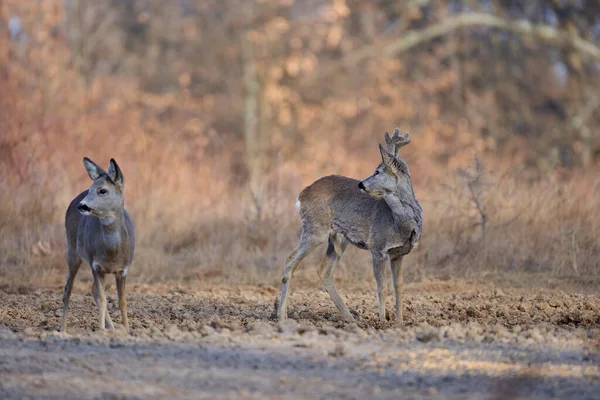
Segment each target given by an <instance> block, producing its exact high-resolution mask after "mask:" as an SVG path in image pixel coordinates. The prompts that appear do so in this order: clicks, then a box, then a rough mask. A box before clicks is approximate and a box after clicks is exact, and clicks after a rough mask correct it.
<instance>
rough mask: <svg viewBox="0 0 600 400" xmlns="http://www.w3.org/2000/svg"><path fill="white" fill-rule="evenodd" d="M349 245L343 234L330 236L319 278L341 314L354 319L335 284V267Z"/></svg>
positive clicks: (347, 319)
mask: <svg viewBox="0 0 600 400" xmlns="http://www.w3.org/2000/svg"><path fill="white" fill-rule="evenodd" d="M347 246H348V241H347V240H346V238H344V237H343V236H341V235H338V234H334V235H331V236H330V237H329V245H328V246H327V251H326V253H325V259H324V260H323V262H322V263H321V266H320V267H319V278H321V282H323V285H324V286H325V290H327V293H329V296H331V299H332V300H333V302H334V303H335V305H336V307H337V308H338V310H340V314H342V317H343V318H344V320H346V321H348V322H349V321H353V320H354V318H353V317H352V314H350V311H349V310H348V307H346V305H345V304H344V301H343V300H342V298H341V297H340V295H339V293H338V291H337V289H336V288H335V285H334V284H333V273H334V272H335V267H336V266H337V263H338V261H339V260H340V258H341V257H342V254H344V251H345V250H346V247H347Z"/></svg>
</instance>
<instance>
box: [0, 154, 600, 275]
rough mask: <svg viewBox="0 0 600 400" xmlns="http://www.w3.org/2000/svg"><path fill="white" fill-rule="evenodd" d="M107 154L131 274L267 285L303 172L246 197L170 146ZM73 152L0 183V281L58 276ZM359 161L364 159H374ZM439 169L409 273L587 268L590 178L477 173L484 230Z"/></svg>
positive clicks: (360, 255)
mask: <svg viewBox="0 0 600 400" xmlns="http://www.w3.org/2000/svg"><path fill="white" fill-rule="evenodd" d="M415 145H416V144H415ZM108 153H110V149H106V153H102V156H100V157H98V156H97V155H95V154H94V155H92V156H94V157H95V158H96V159H98V161H102V162H103V163H106V160H107V159H108V157H109V154H108ZM115 153H116V154H114V156H115V157H116V158H117V160H119V161H120V162H121V163H122V164H123V169H124V171H125V176H126V180H127V181H126V185H127V186H126V206H127V208H128V209H129V210H130V212H131V213H132V215H133V217H134V221H135V222H136V227H137V232H138V236H139V242H138V243H139V245H138V248H137V253H136V259H135V264H134V267H133V269H132V271H133V272H132V279H134V280H135V281H137V282H147V283H154V282H182V283H184V282H195V281H209V282H236V283H265V284H271V285H276V284H277V282H278V281H279V279H280V274H281V270H282V268H283V264H284V260H285V258H286V256H287V254H288V252H289V251H291V250H292V249H293V247H294V246H295V245H296V241H297V239H298V236H299V229H300V227H299V219H298V217H297V214H296V211H295V209H294V199H295V196H296V195H297V193H298V192H299V191H300V190H301V188H302V187H303V185H304V183H306V179H307V177H302V178H301V177H299V176H298V174H296V175H294V174H291V173H289V172H287V171H284V170H277V171H275V172H274V173H273V177H269V178H277V179H271V181H270V182H269V183H268V184H266V185H265V191H264V192H263V197H262V200H260V202H259V203H257V202H256V201H254V200H253V199H252V197H251V196H249V194H248V191H247V189H246V188H245V187H244V186H236V185H234V184H231V183H230V182H228V180H227V178H226V177H227V175H228V174H229V172H228V171H227V170H226V169H225V167H224V166H223V165H221V166H220V168H221V169H219V168H217V167H216V166H219V164H218V163H213V162H212V161H213V160H211V162H206V163H200V164H198V163H193V162H187V161H185V160H181V159H180V158H178V157H177V151H176V149H167V150H166V151H164V152H163V151H157V153H159V154H157V155H156V156H155V157H157V158H153V157H148V156H146V157H143V158H140V159H136V160H132V158H131V156H130V155H128V154H127V152H126V151H123V150H121V151H116V152H115ZM372 153H375V151H373V152H372ZM75 154H77V155H76V156H69V157H68V158H66V159H64V161H63V162H64V165H65V166H67V165H68V166H69V167H68V168H57V169H56V170H52V169H50V167H49V166H48V163H45V162H43V160H40V161H38V162H36V163H34V165H38V164H39V165H40V167H41V168H39V170H38V169H33V171H34V172H33V173H32V174H31V179H27V180H22V181H21V180H18V179H11V174H4V175H3V177H2V178H1V179H2V180H1V181H0V246H1V248H0V283H4V284H9V285H36V286H55V285H60V284H62V283H63V279H64V273H65V269H66V265H65V262H64V248H65V240H64V225H63V218H64V211H65V209H66V206H67V205H68V202H69V201H70V199H71V198H72V197H74V196H75V195H76V194H77V193H78V192H79V191H81V190H84V189H86V188H87V185H89V184H90V182H89V180H88V178H87V177H86V176H85V171H84V169H83V167H82V166H80V165H79V163H80V162H81V160H80V157H79V154H84V153H83V150H80V151H79V152H76V153H75ZM111 155H113V154H111ZM370 158H372V160H369V161H370V163H371V164H373V165H375V164H376V163H377V159H376V155H375V154H372V155H371V157H370ZM298 167H299V166H298ZM365 168H366V166H365ZM415 173H416V172H415ZM46 174H47V175H46ZM447 176H448V179H447V180H446V182H445V183H444V184H441V183H437V182H430V183H428V184H426V185H422V186H417V187H416V192H417V195H418V198H419V199H420V200H421V202H422V204H423V208H424V214H425V228H424V229H425V230H424V232H425V233H424V237H423V240H422V243H421V245H420V247H419V248H418V249H417V250H416V251H415V252H414V253H413V254H411V255H410V256H409V257H407V278H408V279H409V280H414V279H419V278H421V277H422V276H423V275H424V274H426V275H428V276H437V277H444V276H466V277H485V276H489V275H490V274H504V273H532V272H533V273H538V274H544V275H548V274H550V275H551V276H554V277H556V276H564V275H569V276H578V275H581V276H589V275H593V274H595V273H596V272H595V271H598V263H599V262H598V260H599V259H600V257H599V255H600V244H599V243H598V241H597V237H598V233H599V228H600V216H598V215H599V214H598V213H597V210H596V209H597V205H596V203H595V202H594V201H593V199H594V198H595V197H597V196H598V194H597V192H598V190H599V183H600V178H597V177H596V176H594V175H593V174H591V173H590V174H589V175H582V176H573V177H571V178H570V179H569V180H568V181H565V182H562V181H557V180H556V179H551V178H547V179H545V180H542V181H539V182H536V183H524V182H521V181H519V180H518V179H517V178H514V177H506V176H504V177H502V176H496V175H484V177H485V178H484V180H483V183H482V185H481V188H480V192H478V194H477V196H479V200H480V202H481V204H482V206H483V208H484V210H485V214H486V216H487V218H488V221H487V224H486V229H485V235H483V232H482V229H481V225H480V214H479V213H478V211H477V209H476V208H475V206H474V203H473V199H472V198H471V197H470V196H471V195H470V193H469V192H468V190H467V187H466V184H465V182H464V180H463V179H462V178H461V177H459V176H458V175H457V174H451V173H448V175H447ZM223 177H224V178H223ZM314 178H316V176H315V177H314ZM308 179H310V177H309V178H308ZM281 182H285V185H284V184H282V183H281ZM448 182H452V184H451V185H448ZM321 253H322V251H321V250H317V251H316V252H315V254H313V255H312V256H311V257H309V259H308V260H307V261H306V264H305V267H304V268H300V270H299V271H298V274H299V275H300V276H305V277H308V278H309V279H310V277H311V276H312V275H315V274H314V268H307V266H308V265H310V264H312V265H314V264H315V263H317V262H319V258H321V257H322V254H321ZM84 276H87V275H84ZM336 277H337V278H338V279H340V280H342V281H356V280H363V279H367V280H371V271H370V259H369V255H368V253H367V252H364V251H359V250H357V249H349V251H348V253H347V255H346V257H344V258H343V259H342V264H341V268H340V269H339V270H338V273H337V276H336ZM87 279H89V276H88V277H87Z"/></svg>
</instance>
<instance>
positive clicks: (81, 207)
mask: <svg viewBox="0 0 600 400" xmlns="http://www.w3.org/2000/svg"><path fill="white" fill-rule="evenodd" d="M77 209H78V210H79V211H87V212H90V211H92V209H91V208H89V207H88V205H87V204H83V203H79V204H78V205H77Z"/></svg>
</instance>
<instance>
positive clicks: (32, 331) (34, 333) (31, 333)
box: [23, 326, 39, 337]
mask: <svg viewBox="0 0 600 400" xmlns="http://www.w3.org/2000/svg"><path fill="white" fill-rule="evenodd" d="M23 334H24V335H25V336H30V337H31V336H38V335H39V332H38V331H37V330H36V329H35V328H32V327H30V326H29V327H27V328H25V329H24V330H23Z"/></svg>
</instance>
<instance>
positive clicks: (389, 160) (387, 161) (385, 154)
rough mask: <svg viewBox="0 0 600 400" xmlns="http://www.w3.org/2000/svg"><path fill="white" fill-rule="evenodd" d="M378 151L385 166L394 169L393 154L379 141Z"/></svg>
mask: <svg viewBox="0 0 600 400" xmlns="http://www.w3.org/2000/svg"><path fill="white" fill-rule="evenodd" d="M379 152H380V153H381V161H383V165H385V166H386V167H387V168H390V169H392V170H394V156H393V155H392V153H390V152H389V151H387V150H386V149H385V148H384V147H383V146H382V145H381V143H379Z"/></svg>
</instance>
